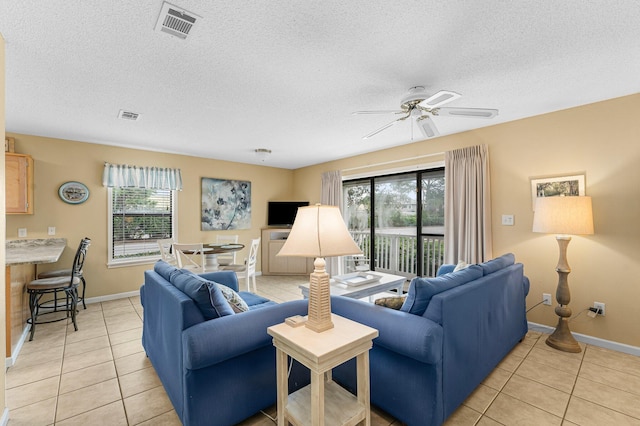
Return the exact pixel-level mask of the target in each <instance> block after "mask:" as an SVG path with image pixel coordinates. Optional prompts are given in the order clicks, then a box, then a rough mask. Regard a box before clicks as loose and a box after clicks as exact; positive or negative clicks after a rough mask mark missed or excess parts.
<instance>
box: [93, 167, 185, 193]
mask: <svg viewBox="0 0 640 426" xmlns="http://www.w3.org/2000/svg"><path fill="white" fill-rule="evenodd" d="M102 185H103V186H110V187H120V188H146V189H171V190H178V191H182V173H181V172H180V169H163V168H160V167H137V166H128V165H126V164H109V163H105V164H104V172H103V173H102Z"/></svg>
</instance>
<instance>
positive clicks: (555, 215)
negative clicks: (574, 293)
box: [533, 196, 593, 352]
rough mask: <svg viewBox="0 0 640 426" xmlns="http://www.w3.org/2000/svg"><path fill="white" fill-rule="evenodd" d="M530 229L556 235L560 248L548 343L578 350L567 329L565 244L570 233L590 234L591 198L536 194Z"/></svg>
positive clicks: (565, 349)
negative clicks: (553, 321) (552, 328)
mask: <svg viewBox="0 0 640 426" xmlns="http://www.w3.org/2000/svg"><path fill="white" fill-rule="evenodd" d="M533 232H543V233H547V234H558V235H556V240H557V241H558V246H559V248H560V257H559V258H558V266H556V272H558V287H557V289H556V300H557V301H558V306H556V310H555V312H556V315H558V317H559V318H558V326H557V327H556V329H555V331H554V332H553V333H552V334H551V335H550V336H549V337H548V338H547V340H546V343H547V345H549V346H551V347H552V348H555V349H558V350H561V351H565V352H580V350H581V349H580V345H578V342H577V341H576V339H574V337H573V335H572V334H571V331H570V330H569V318H570V317H571V308H569V306H568V305H569V301H570V300H571V293H570V291H569V283H568V281H567V276H568V275H569V273H570V272H571V268H569V264H568V263H567V246H568V245H569V242H570V241H571V237H570V235H590V234H593V214H592V212H591V197H562V196H561V197H538V198H537V199H536V210H535V212H534V215H533Z"/></svg>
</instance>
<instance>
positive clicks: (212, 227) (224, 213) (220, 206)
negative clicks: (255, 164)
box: [201, 178, 251, 231]
mask: <svg viewBox="0 0 640 426" xmlns="http://www.w3.org/2000/svg"><path fill="white" fill-rule="evenodd" d="M201 194H202V198H201V199H202V203H201V204H202V209H201V210H202V211H201V223H202V230H203V231H220V230H227V229H250V228H251V182H248V181H243V180H227V179H214V178H202V192H201Z"/></svg>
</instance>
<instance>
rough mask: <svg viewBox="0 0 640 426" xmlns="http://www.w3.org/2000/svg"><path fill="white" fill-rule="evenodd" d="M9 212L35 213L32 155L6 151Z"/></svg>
mask: <svg viewBox="0 0 640 426" xmlns="http://www.w3.org/2000/svg"><path fill="white" fill-rule="evenodd" d="M4 161H5V194H6V195H5V196H6V213H7V214H33V159H32V158H31V156H30V155H25V154H15V153H9V152H7V153H5V154H4Z"/></svg>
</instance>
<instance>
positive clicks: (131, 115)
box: [118, 109, 140, 121]
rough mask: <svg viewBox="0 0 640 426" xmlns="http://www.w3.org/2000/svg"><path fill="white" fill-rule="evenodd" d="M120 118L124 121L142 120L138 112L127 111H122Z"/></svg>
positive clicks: (119, 114)
mask: <svg viewBox="0 0 640 426" xmlns="http://www.w3.org/2000/svg"><path fill="white" fill-rule="evenodd" d="M118 118H120V119H122V120H129V121H138V119H140V114H138V113H137V112H131V111H125V110H123V109H121V110H120V112H119V113H118Z"/></svg>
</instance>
